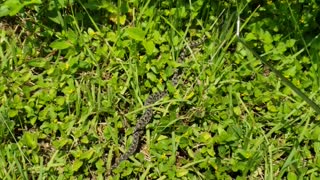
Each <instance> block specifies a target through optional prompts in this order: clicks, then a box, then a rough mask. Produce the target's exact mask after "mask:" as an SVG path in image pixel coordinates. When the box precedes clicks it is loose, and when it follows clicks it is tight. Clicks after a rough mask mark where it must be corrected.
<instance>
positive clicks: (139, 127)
mask: <svg viewBox="0 0 320 180" xmlns="http://www.w3.org/2000/svg"><path fill="white" fill-rule="evenodd" d="M205 40H206V37H205V36H204V37H203V38H201V39H199V40H196V41H192V42H190V44H189V48H195V47H198V46H199V45H201V44H202V43H203V42H204V41H205ZM187 52H188V46H185V47H184V48H183V49H182V51H181V53H180V55H179V57H178V60H177V61H178V63H182V62H183V60H184V59H185V58H186V56H187ZM179 76H180V73H179V69H175V71H174V74H173V76H172V78H171V82H172V85H173V86H174V87H175V86H177V85H178V83H179ZM167 94H168V91H167V90H164V91H160V92H158V93H154V94H151V95H150V96H149V97H148V98H147V100H146V101H145V103H144V105H145V106H149V105H151V104H153V103H155V102H156V101H158V100H160V99H161V98H163V97H164V96H166V95H167ZM152 116H153V110H152V107H148V108H147V109H146V110H145V112H144V113H143V114H142V116H141V117H140V118H139V119H138V122H137V124H136V126H135V128H134V131H133V141H132V144H131V146H130V147H129V149H128V151H127V152H126V153H124V154H122V155H121V156H120V158H119V159H118V160H116V161H115V163H114V164H113V165H112V166H111V169H110V171H109V173H110V172H111V171H112V170H113V169H115V168H116V167H118V166H119V164H120V163H121V162H122V161H125V160H127V159H128V158H129V157H130V156H131V155H133V154H134V153H135V152H136V150H137V148H138V145H139V142H140V138H141V136H142V135H143V132H144V131H143V130H144V129H145V127H146V126H147V124H148V123H149V122H150V120H151V118H152ZM109 173H108V174H109Z"/></svg>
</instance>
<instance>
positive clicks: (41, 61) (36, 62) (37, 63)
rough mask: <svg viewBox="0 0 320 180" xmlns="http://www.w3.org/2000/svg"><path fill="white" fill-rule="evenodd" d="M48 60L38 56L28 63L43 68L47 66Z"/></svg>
mask: <svg viewBox="0 0 320 180" xmlns="http://www.w3.org/2000/svg"><path fill="white" fill-rule="evenodd" d="M47 62H48V61H47V60H46V59H43V58H37V59H33V60H31V61H29V62H28V65H29V66H32V67H38V68H43V67H45V66H46V64H47Z"/></svg>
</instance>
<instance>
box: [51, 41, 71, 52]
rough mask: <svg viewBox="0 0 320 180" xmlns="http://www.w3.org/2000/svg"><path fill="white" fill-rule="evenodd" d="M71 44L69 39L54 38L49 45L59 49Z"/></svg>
mask: <svg viewBox="0 0 320 180" xmlns="http://www.w3.org/2000/svg"><path fill="white" fill-rule="evenodd" d="M71 46H72V44H71V43H70V42H69V41H65V40H60V39H59V40H56V41H53V42H52V43H51V44H50V47H52V48H53V49H59V50H62V49H67V48H69V47H71Z"/></svg>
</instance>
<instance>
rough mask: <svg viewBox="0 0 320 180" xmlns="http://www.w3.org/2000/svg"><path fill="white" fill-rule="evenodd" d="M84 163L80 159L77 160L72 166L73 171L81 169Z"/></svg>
mask: <svg viewBox="0 0 320 180" xmlns="http://www.w3.org/2000/svg"><path fill="white" fill-rule="evenodd" d="M82 164H83V162H82V161H80V160H79V159H76V160H75V161H74V162H73V164H72V171H78V170H79V168H80V167H81V166H82Z"/></svg>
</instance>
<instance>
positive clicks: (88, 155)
mask: <svg viewBox="0 0 320 180" xmlns="http://www.w3.org/2000/svg"><path fill="white" fill-rule="evenodd" d="M93 153H94V150H93V149H90V150H89V151H86V152H84V153H82V154H81V156H80V159H81V160H82V159H87V160H89V159H91V157H92V155H93Z"/></svg>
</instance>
